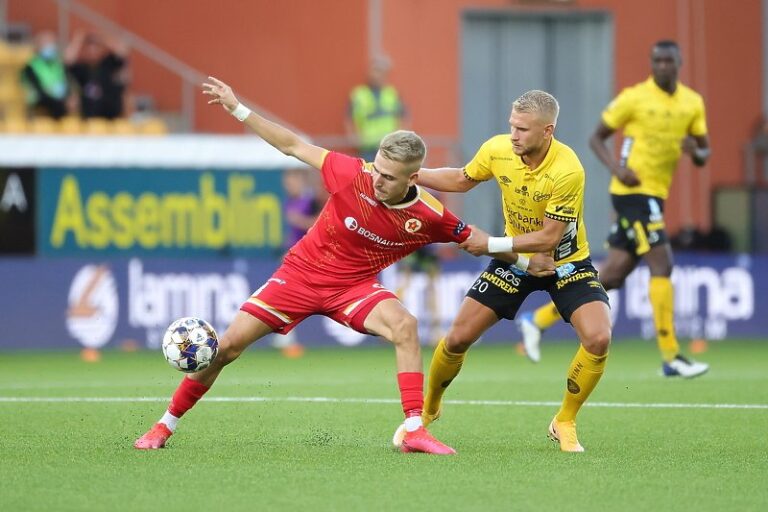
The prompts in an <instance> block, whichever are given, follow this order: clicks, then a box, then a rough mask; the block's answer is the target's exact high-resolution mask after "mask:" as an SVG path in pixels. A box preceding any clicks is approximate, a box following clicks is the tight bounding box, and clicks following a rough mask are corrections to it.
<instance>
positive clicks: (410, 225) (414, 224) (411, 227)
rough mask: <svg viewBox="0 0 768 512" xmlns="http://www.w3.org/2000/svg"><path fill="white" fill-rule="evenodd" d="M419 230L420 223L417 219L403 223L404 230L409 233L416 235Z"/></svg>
mask: <svg viewBox="0 0 768 512" xmlns="http://www.w3.org/2000/svg"><path fill="white" fill-rule="evenodd" d="M420 229H421V221H420V220H419V219H408V220H407V221H405V230H406V231H407V232H409V233H416V232H417V231H418V230H420Z"/></svg>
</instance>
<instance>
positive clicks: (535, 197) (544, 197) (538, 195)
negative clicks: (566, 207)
mask: <svg viewBox="0 0 768 512" xmlns="http://www.w3.org/2000/svg"><path fill="white" fill-rule="evenodd" d="M550 197H552V194H544V193H543V192H539V191H538V190H537V191H536V192H534V193H533V200H534V201H536V202H539V201H546V200H547V199H549V198H550Z"/></svg>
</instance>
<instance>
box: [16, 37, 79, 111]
mask: <svg viewBox="0 0 768 512" xmlns="http://www.w3.org/2000/svg"><path fill="white" fill-rule="evenodd" d="M21 80H22V84H23V86H24V89H25V90H26V95H27V105H28V107H29V108H30V110H31V111H32V114H33V115H42V116H48V117H52V118H54V119H60V118H62V117H64V116H65V115H67V111H68V110H69V109H68V105H67V98H68V96H69V93H70V88H69V83H68V81H67V71H66V68H65V67H64V62H63V61H62V60H61V56H60V54H59V48H58V45H57V44H56V36H55V34H54V33H53V32H50V31H43V32H40V33H39V34H37V36H36V37H35V55H34V56H33V57H32V59H31V60H30V61H29V62H28V63H27V65H26V66H24V69H22V72H21Z"/></svg>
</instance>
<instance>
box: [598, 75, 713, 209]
mask: <svg viewBox="0 0 768 512" xmlns="http://www.w3.org/2000/svg"><path fill="white" fill-rule="evenodd" d="M602 118H603V123H605V125H606V126H608V127H610V128H612V129H614V130H618V129H619V128H621V129H623V132H624V140H623V142H622V144H621V154H620V162H621V164H622V165H623V166H625V167H628V168H630V169H632V170H633V171H635V173H636V174H637V177H638V178H639V179H640V185H638V186H636V187H628V186H626V185H624V184H623V183H622V182H620V181H619V180H618V179H617V178H616V177H615V176H614V177H613V178H612V179H611V186H610V189H609V190H610V192H611V194H618V195H627V194H645V195H649V196H654V197H659V198H661V199H666V198H667V196H668V195H669V187H670V186H671V184H672V175H673V174H674V173H675V168H676V167H677V162H678V160H679V159H680V154H681V148H680V145H681V143H682V141H683V139H684V138H685V137H686V136H688V135H697V136H698V135H706V134H707V122H706V116H705V114H704V100H703V99H702V97H701V95H699V94H698V93H697V92H696V91H694V90H693V89H691V88H690V87H686V86H685V85H683V84H681V83H680V82H678V83H677V89H675V93H674V94H669V93H667V92H666V91H664V90H663V89H661V88H660V87H659V86H658V85H656V82H654V81H653V77H650V78H648V80H646V81H645V82H641V83H639V84H637V85H634V86H632V87H628V88H626V89H624V90H623V91H621V93H619V95H618V96H616V98H615V99H614V100H613V101H612V102H611V103H610V104H609V105H608V106H607V107H606V109H605V110H604V111H603V116H602Z"/></svg>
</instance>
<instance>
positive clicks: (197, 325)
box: [163, 316, 219, 373]
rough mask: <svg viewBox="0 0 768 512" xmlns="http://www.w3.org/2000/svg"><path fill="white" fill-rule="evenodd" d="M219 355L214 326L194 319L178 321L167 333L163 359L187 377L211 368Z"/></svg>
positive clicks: (164, 340)
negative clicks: (189, 374) (187, 374)
mask: <svg viewBox="0 0 768 512" xmlns="http://www.w3.org/2000/svg"><path fill="white" fill-rule="evenodd" d="M218 353H219V337H218V336H216V331H214V330H213V327H211V324H209V323H208V322H206V321H205V320H201V319H200V318H195V317H190V316H187V317H184V318H179V319H178V320H176V321H175V322H173V323H172V324H171V325H169V326H168V329H167V330H166V331H165V335H164V336H163V355H164V356H165V360H166V361H168V364H170V365H171V366H173V367H174V368H176V369H177V370H180V371H182V372H185V373H195V372H199V371H200V370H204V369H206V368H208V367H209V366H210V365H211V363H212V362H213V360H214V359H215V358H216V354H218Z"/></svg>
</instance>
